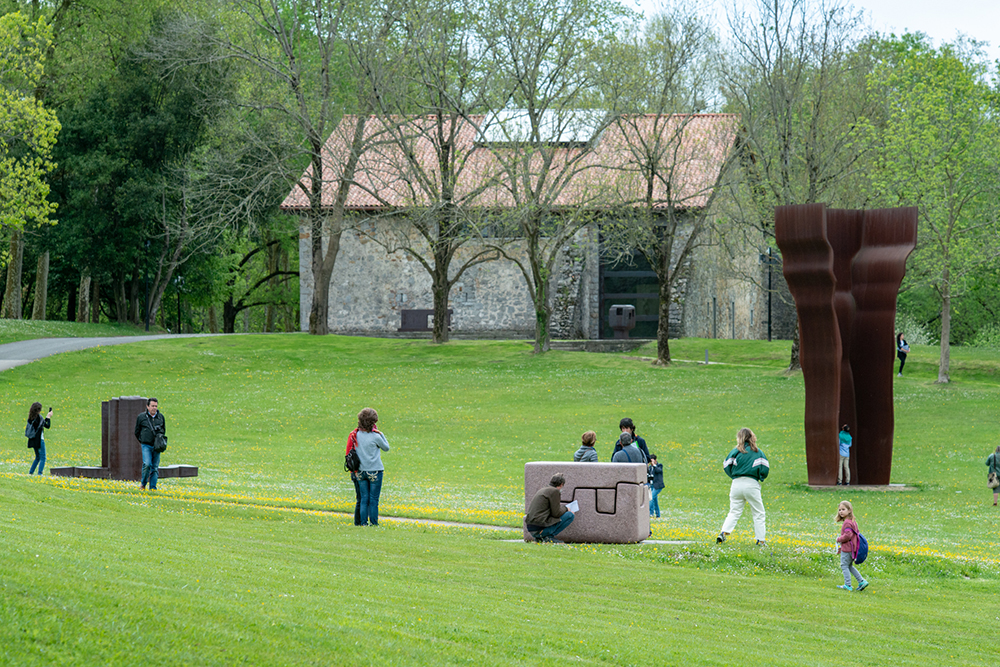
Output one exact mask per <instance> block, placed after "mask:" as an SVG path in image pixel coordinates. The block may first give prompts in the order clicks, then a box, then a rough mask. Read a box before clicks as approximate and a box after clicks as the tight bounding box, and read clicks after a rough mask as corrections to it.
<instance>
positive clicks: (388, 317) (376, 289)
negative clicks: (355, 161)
mask: <svg viewBox="0 0 1000 667" xmlns="http://www.w3.org/2000/svg"><path fill="white" fill-rule="evenodd" d="M391 224H392V223H389V222H386V221H379V222H366V223H365V224H364V226H363V227H362V228H360V229H356V230H349V231H346V232H344V233H343V235H342V236H341V244H340V252H339V253H338V255H337V262H336V265H335V268H334V272H333V278H332V280H331V283H330V312H329V326H330V331H331V332H333V333H340V334H353V335H395V334H397V332H398V329H399V326H400V321H401V314H400V312H401V311H402V310H414V309H428V310H429V309H431V308H433V305H434V304H433V295H432V292H431V277H430V275H429V274H428V273H427V271H426V270H425V269H424V267H423V265H422V264H421V263H420V262H419V261H418V260H417V259H416V258H414V257H413V256H412V255H410V254H409V253H406V252H403V251H396V252H388V251H387V249H386V245H382V244H380V243H376V242H375V241H374V240H373V237H378V238H379V239H380V241H382V243H383V244H387V245H389V246H390V247H392V244H393V241H392V239H391V237H390V232H392V230H390V229H389V228H388V226H389V225H391ZM397 230H398V228H397ZM411 241H412V239H411ZM325 247H326V241H325V240H324V249H325ZM416 247H417V248H418V249H419V250H420V251H421V252H422V251H423V250H425V249H426V245H421V244H419V243H418V244H416ZM299 249H300V253H299V257H300V260H299V271H300V277H299V284H300V295H299V303H300V306H301V313H302V314H301V321H300V324H301V327H302V330H303V331H306V330H308V328H309V311H310V305H311V300H312V292H313V277H312V266H311V262H310V259H309V255H310V230H309V228H308V227H306V226H301V227H300V232H299ZM474 252H475V250H474V248H473V246H471V244H470V245H469V246H467V247H463V248H462V249H460V250H459V251H458V253H457V254H456V256H455V259H454V260H453V262H452V266H453V267H454V268H456V269H457V268H458V267H459V266H461V265H462V263H463V262H465V261H466V260H467V259H468V258H469V257H471V256H472V255H473V254H474ZM508 252H510V253H511V254H516V253H519V252H520V253H521V254H522V256H523V249H522V248H519V247H518V245H517V244H516V243H515V244H513V245H512V246H511V247H510V248H509V249H508ZM560 260H561V261H559V262H558V263H557V266H558V270H557V271H556V278H555V279H554V280H553V290H552V293H553V306H554V312H553V317H552V325H553V337H578V336H579V337H582V338H596V337H597V331H598V323H597V319H596V315H597V307H596V303H597V269H598V267H597V261H598V253H597V233H596V231H594V230H591V229H584V230H581V231H580V232H579V233H578V234H577V235H576V236H575V237H574V238H573V239H572V240H571V242H570V243H568V244H567V245H566V246H565V247H564V248H563V251H562V253H561V257H560ZM449 308H451V309H452V311H453V313H452V320H451V325H452V326H451V330H452V332H453V333H454V334H456V336H457V337H466V336H475V335H477V334H481V335H482V337H484V338H496V337H512V338H513V337H519V338H533V337H534V331H535V312H534V306H533V305H532V301H531V297H530V294H529V292H528V288H527V286H526V285H525V281H524V277H523V275H522V273H521V270H520V269H519V268H518V267H517V265H516V264H515V263H514V262H512V261H510V260H506V259H499V260H495V261H489V262H484V263H482V264H478V265H476V266H473V267H471V268H470V269H468V270H467V271H466V272H465V273H464V274H463V275H462V277H461V279H460V280H459V282H457V283H456V284H455V286H454V287H453V288H452V290H451V295H450V301H449Z"/></svg>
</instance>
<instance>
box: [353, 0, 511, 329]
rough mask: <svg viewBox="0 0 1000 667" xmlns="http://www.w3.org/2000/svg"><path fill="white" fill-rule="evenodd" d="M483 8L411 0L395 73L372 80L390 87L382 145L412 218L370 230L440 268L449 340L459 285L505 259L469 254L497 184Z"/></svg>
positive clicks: (403, 216)
mask: <svg viewBox="0 0 1000 667" xmlns="http://www.w3.org/2000/svg"><path fill="white" fill-rule="evenodd" d="M481 10H482V6H481V3H479V2H477V1H476V0H458V1H457V2H455V1H452V0H410V1H409V2H407V3H406V5H405V12H404V14H403V16H404V21H403V23H402V27H403V29H404V31H405V32H404V35H405V42H404V48H403V49H401V50H400V52H399V53H398V58H397V59H396V60H394V61H393V62H392V63H391V70H392V72H393V73H394V76H391V77H390V76H380V77H374V76H373V77H370V80H371V81H372V82H373V83H375V84H376V86H377V88H380V90H376V91H375V92H376V94H375V95H374V99H375V100H377V104H378V106H377V114H378V116H379V122H380V125H381V126H382V127H383V128H384V130H385V134H386V136H385V142H384V145H382V146H380V147H379V148H377V149H375V152H376V153H377V154H379V155H380V157H381V160H382V162H383V164H384V167H385V168H388V169H389V170H391V171H392V172H393V175H394V179H395V181H396V183H397V184H405V185H404V186H403V187H402V188H401V192H400V193H399V199H398V200H397V201H396V202H395V203H396V204H397V206H399V208H398V209H397V210H396V213H397V215H395V216H394V217H396V218H398V220H402V221H403V223H402V224H399V223H398V222H393V221H387V224H383V225H380V226H378V227H373V228H372V229H373V232H371V233H369V237H370V238H372V239H373V240H374V241H376V242H377V243H379V244H381V245H382V246H384V247H385V248H386V250H387V251H389V252H395V251H403V252H406V253H407V254H409V255H410V256H412V257H413V258H414V259H416V260H417V261H418V262H419V263H420V265H421V266H422V267H423V268H424V270H425V271H427V273H428V274H429V275H430V278H431V292H432V295H433V305H434V326H433V340H434V342H436V343H444V342H446V341H447V340H448V300H449V297H450V294H451V290H452V288H453V287H454V286H455V284H456V283H458V282H459V281H460V280H461V278H462V276H463V275H464V274H465V272H466V271H468V270H469V269H470V268H472V267H474V266H476V265H478V264H481V263H483V262H487V261H491V260H494V259H497V258H498V257H499V253H498V252H497V251H496V250H494V249H492V248H489V247H485V246H484V245H482V244H477V245H476V247H475V248H473V249H471V250H469V251H468V252H466V253H464V254H460V251H461V250H462V248H463V247H464V246H466V245H467V244H468V242H469V241H470V240H474V239H479V238H480V233H481V226H482V225H481V223H482V222H483V221H484V220H485V219H486V216H485V214H484V211H483V209H482V206H481V202H479V201H478V199H479V197H480V196H481V195H482V194H483V193H484V192H485V191H486V190H487V189H489V188H490V187H491V185H492V184H493V175H492V174H491V173H490V172H489V170H488V168H487V167H486V163H485V162H484V160H483V159H482V158H483V153H484V152H485V151H484V150H483V149H477V147H476V143H475V140H476V135H477V134H478V132H479V127H478V123H479V122H480V121H481V118H482V114H483V112H484V111H485V109H486V103H487V100H488V93H489V84H490V81H491V77H490V72H489V68H488V66H487V65H488V61H487V60H486V59H485V55H486V52H485V49H484V48H483V44H482V42H481V41H480V37H481V36H480V35H479V34H478V33H477V32H476V30H475V28H476V26H477V24H478V21H479V20H480V12H481ZM477 114H478V115H477ZM400 205H401V206H400ZM374 230H378V231H377V232H376V231H374Z"/></svg>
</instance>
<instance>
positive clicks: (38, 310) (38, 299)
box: [31, 250, 49, 320]
mask: <svg viewBox="0 0 1000 667" xmlns="http://www.w3.org/2000/svg"><path fill="white" fill-rule="evenodd" d="M48 294H49V251H48V250H46V251H45V252H43V253H42V254H41V255H39V256H38V264H37V265H36V267H35V304H34V306H33V307H32V309H31V319H33V320H44V319H45V308H46V306H47V300H48Z"/></svg>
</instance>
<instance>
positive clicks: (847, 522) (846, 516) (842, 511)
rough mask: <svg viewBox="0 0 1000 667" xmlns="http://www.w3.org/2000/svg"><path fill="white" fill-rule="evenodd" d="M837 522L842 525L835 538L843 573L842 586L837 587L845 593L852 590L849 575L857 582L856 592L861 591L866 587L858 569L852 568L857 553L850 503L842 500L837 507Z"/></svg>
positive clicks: (855, 530) (866, 583)
mask: <svg viewBox="0 0 1000 667" xmlns="http://www.w3.org/2000/svg"><path fill="white" fill-rule="evenodd" d="M837 521H842V522H843V523H844V525H843V526H842V527H841V529H840V535H838V536H837V546H839V547H840V569H841V570H843V571H844V585H843V586H837V588H842V589H844V590H845V591H852V590H854V589H853V588H851V575H852V574H853V575H854V577H855V578H856V579H857V580H858V590H859V591H863V590H865V588H867V587H868V582H867V581H865V579H864V577H862V576H861V573H860V572H858V568H856V567H854V554H855V553H857V551H858V522H857V521H855V520H854V507H853V506H852V505H851V503H850V501H847V500H842V501H841V502H840V506H839V507H837Z"/></svg>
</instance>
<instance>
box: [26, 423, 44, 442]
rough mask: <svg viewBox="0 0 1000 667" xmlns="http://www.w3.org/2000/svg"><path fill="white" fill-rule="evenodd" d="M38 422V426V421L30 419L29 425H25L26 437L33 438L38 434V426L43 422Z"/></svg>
mask: <svg viewBox="0 0 1000 667" xmlns="http://www.w3.org/2000/svg"><path fill="white" fill-rule="evenodd" d="M37 423H38V426H35V424H36V422H34V421H29V422H28V425H27V426H25V427H24V437H25V438H27V439H28V440H31V439H32V438H34V437H36V436H37V435H38V428H39V427H40V426H41V422H37Z"/></svg>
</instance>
